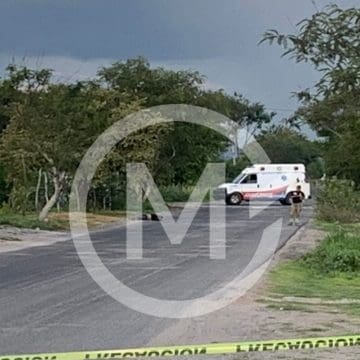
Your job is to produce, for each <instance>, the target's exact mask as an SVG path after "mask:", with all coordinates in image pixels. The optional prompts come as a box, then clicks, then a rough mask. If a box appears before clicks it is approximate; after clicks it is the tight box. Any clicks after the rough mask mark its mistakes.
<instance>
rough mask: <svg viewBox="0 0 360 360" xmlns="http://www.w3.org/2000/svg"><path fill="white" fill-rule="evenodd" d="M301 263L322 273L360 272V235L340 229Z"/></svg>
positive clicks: (331, 234)
mask: <svg viewBox="0 0 360 360" xmlns="http://www.w3.org/2000/svg"><path fill="white" fill-rule="evenodd" d="M301 261H302V262H303V263H304V264H305V265H306V266H307V267H309V268H312V269H314V270H316V271H317V272H320V273H356V272H360V234H356V233H351V232H347V231H345V230H344V229H343V228H341V227H339V228H338V230H337V231H335V232H333V233H330V234H329V235H328V236H327V237H326V239H325V240H324V241H323V242H322V243H321V244H320V245H319V246H318V247H317V248H316V249H315V250H314V251H313V252H311V253H309V254H307V255H305V256H304V257H303V259H302V260H301Z"/></svg>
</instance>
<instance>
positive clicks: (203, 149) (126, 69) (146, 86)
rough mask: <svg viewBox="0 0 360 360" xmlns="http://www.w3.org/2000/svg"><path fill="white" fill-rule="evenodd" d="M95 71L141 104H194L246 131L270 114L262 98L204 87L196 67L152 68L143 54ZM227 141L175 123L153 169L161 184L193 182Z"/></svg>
mask: <svg viewBox="0 0 360 360" xmlns="http://www.w3.org/2000/svg"><path fill="white" fill-rule="evenodd" d="M98 75H99V80H100V82H101V83H102V84H104V85H105V86H106V87H108V88H110V89H112V90H115V91H118V92H126V93H128V94H130V95H131V96H132V97H133V98H136V99H139V100H140V101H141V104H142V106H143V107H152V106H155V105H162V104H191V105H197V106H201V107H205V108H208V109H210V110H214V111H216V112H219V113H221V114H224V115H225V116H227V117H229V118H231V119H232V120H234V121H236V122H237V123H238V124H239V125H242V126H247V127H248V129H249V131H250V132H255V131H256V130H258V129H260V128H261V126H263V124H266V123H269V122H270V121H271V118H272V116H273V114H267V113H266V111H265V109H264V107H263V106H262V105H261V104H251V103H250V102H249V101H247V100H246V99H244V98H243V97H242V96H241V95H239V94H234V95H233V96H231V95H228V94H226V93H225V92H224V91H221V90H219V91H209V90H205V89H204V81H205V78H204V77H203V76H201V75H200V74H199V73H198V72H196V71H172V70H167V69H163V68H161V67H160V68H151V67H150V64H149V62H148V61H147V60H146V59H144V58H143V57H139V58H136V59H130V60H127V61H125V62H116V63H114V64H113V65H112V66H110V67H107V68H103V69H101V70H100V71H99V74H98ZM228 145H229V144H228V141H226V139H224V138H223V137H222V136H219V135H218V134H216V133H214V132H213V131H211V130H209V129H207V128H205V127H202V126H197V125H192V124H187V123H176V124H174V126H173V127H172V130H171V131H170V132H169V133H168V138H167V141H165V142H164V144H163V149H162V151H161V157H160V159H159V163H158V166H157V168H155V169H154V173H153V175H154V177H155V178H156V180H157V182H158V183H159V184H169V183H177V184H192V183H194V182H195V181H196V180H197V178H198V177H199V175H200V174H201V172H202V171H203V169H204V167H205V165H206V164H207V163H208V162H209V161H216V160H219V158H220V155H221V154H222V153H223V152H224V151H225V149H226V147H227V146H228Z"/></svg>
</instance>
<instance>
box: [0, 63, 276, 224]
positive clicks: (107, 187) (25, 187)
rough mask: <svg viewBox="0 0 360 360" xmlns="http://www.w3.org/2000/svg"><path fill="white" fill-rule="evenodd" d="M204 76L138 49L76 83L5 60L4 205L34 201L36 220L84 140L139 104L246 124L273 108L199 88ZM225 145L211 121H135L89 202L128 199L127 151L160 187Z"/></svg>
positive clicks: (0, 146)
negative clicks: (191, 108) (139, 54)
mask: <svg viewBox="0 0 360 360" xmlns="http://www.w3.org/2000/svg"><path fill="white" fill-rule="evenodd" d="M203 83H204V78H203V77H202V76H201V75H200V74H198V73H197V72H192V71H171V70H166V69H163V68H155V69H153V68H151V67H150V64H149V63H148V62H147V61H146V60H145V59H144V58H137V59H131V60H128V61H125V62H117V63H115V64H113V65H112V66H110V67H107V68H103V69H101V70H100V71H99V73H98V76H97V77H96V78H94V79H93V80H91V81H86V82H77V83H73V84H68V83H59V82H57V83H54V82H52V72H51V71H50V70H46V69H44V70H31V69H27V68H24V67H16V66H15V65H10V66H9V67H8V73H7V77H6V78H5V79H2V80H1V81H0V121H1V123H0V129H1V131H2V132H1V137H0V161H1V164H2V167H3V168H1V171H0V186H1V193H0V196H1V199H2V200H3V201H4V200H7V198H8V197H9V205H10V206H11V207H12V208H13V209H15V210H16V211H18V212H25V211H29V210H30V211H32V210H36V211H38V212H39V218H40V219H41V220H43V219H45V218H46V217H47V214H48V212H49V211H50V210H51V209H52V207H53V206H55V205H57V206H58V207H64V206H67V203H68V195H69V191H70V185H71V182H72V179H73V176H74V173H75V171H76V169H77V167H78V165H79V162H80V160H81V159H82V157H83V156H84V154H85V152H86V151H87V149H88V148H89V147H90V145H91V144H92V143H93V142H94V140H95V139H96V138H97V137H98V136H99V135H100V134H101V133H102V132H103V131H104V130H105V129H107V128H108V127H109V126H110V125H111V124H113V123H115V122H116V121H117V120H120V119H122V118H124V117H125V116H126V115H128V114H131V113H134V112H136V111H138V110H140V109H144V108H149V107H152V106H155V105H160V104H179V103H181V104H184V103H185V104H192V105H197V106H201V107H205V108H208V109H212V110H214V111H217V112H219V113H221V114H224V115H226V116H228V117H230V118H231V119H233V120H234V121H236V122H237V123H238V124H239V125H241V126H246V127H247V128H248V130H249V131H251V132H255V131H257V130H258V129H261V128H262V126H263V125H264V124H268V123H269V122H270V121H271V118H272V116H273V115H274V114H268V113H266V111H265V109H264V107H263V106H262V105H261V104H257V103H256V104H251V103H249V101H247V100H246V99H244V98H243V97H242V96H240V95H238V94H234V95H228V94H226V93H225V92H223V91H208V90H205V89H204V86H203ZM129 126H131V124H129ZM228 145H229V144H228V141H227V140H226V139H224V138H223V137H222V136H220V135H219V134H217V133H215V132H213V131H212V130H209V129H207V128H204V127H201V126H196V125H192V124H186V123H175V124H172V125H168V124H167V125H161V126H151V127H148V128H147V129H145V130H142V131H137V132H136V133H134V134H132V135H131V136H129V137H128V138H126V139H125V140H123V141H121V142H120V143H119V144H118V145H117V146H116V147H115V148H114V149H113V151H112V152H111V153H110V154H109V155H108V156H107V157H106V159H105V161H104V162H103V163H102V164H101V166H100V167H99V168H98V171H97V173H96V176H95V178H94V181H93V183H92V187H91V189H90V191H89V201H88V204H89V206H90V207H92V208H94V209H96V208H99V207H101V208H110V209H119V208H123V207H124V203H125V194H124V192H125V188H126V187H125V179H126V176H125V165H126V163H127V162H130V161H132V162H143V163H145V164H146V165H147V167H148V168H149V170H150V172H151V173H152V175H153V177H154V178H155V181H156V183H157V184H158V185H160V186H162V187H163V189H165V187H166V186H174V185H176V186H177V187H176V189H182V188H184V189H185V188H186V187H187V186H191V185H193V184H194V183H195V182H196V181H197V179H198V178H199V176H200V175H201V173H202V171H203V169H204V167H205V165H206V164H207V163H208V162H209V161H218V160H219V159H220V157H221V156H222V154H223V152H224V151H225V149H227V147H228ZM5 173H6V184H5V183H4V177H5V175H4V174H5ZM1 178H2V179H3V182H1ZM8 191H10V193H8ZM165 192H166V190H165ZM180 192H181V194H182V193H183V191H182V190H181V191H180ZM185 193H186V192H185ZM166 197H169V198H171V196H170V195H169V194H168V195H167V196H166Z"/></svg>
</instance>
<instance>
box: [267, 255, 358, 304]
mask: <svg viewBox="0 0 360 360" xmlns="http://www.w3.org/2000/svg"><path fill="white" fill-rule="evenodd" d="M269 292H270V293H271V296H273V297H278V298H281V297H286V296H294V297H305V298H322V299H326V300H341V299H356V300H359V299H360V276H359V275H357V276H351V275H349V274H336V275H331V276H329V275H326V274H319V273H317V272H315V271H314V270H312V269H308V268H306V267H305V266H304V265H303V264H302V263H301V262H300V261H288V262H286V263H283V264H281V265H279V266H278V267H276V268H275V269H274V270H273V271H271V273H270V277H269ZM359 307H360V304H359Z"/></svg>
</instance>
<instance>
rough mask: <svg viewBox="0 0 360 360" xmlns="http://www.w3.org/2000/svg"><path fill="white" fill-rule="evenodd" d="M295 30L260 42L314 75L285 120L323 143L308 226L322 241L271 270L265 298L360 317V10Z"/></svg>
mask: <svg viewBox="0 0 360 360" xmlns="http://www.w3.org/2000/svg"><path fill="white" fill-rule="evenodd" d="M297 30H298V32H297V33H296V34H290V35H285V34H280V33H279V32H278V31H276V30H270V31H268V32H267V33H265V35H264V38H263V42H268V43H270V44H272V43H276V44H278V45H280V46H282V47H283V48H284V56H291V58H292V59H294V60H295V61H296V62H307V63H310V64H312V65H313V67H314V68H315V69H317V70H318V71H319V73H320V74H321V79H320V81H319V82H318V83H317V84H316V85H315V87H314V88H313V89H308V90H306V91H301V92H299V93H298V94H297V96H298V98H299V101H300V104H301V105H300V107H299V109H298V111H297V112H296V113H295V114H294V116H293V117H291V118H290V119H289V122H291V123H292V124H293V125H295V126H299V125H300V124H302V123H306V124H308V125H310V127H311V128H313V129H314V130H315V131H316V132H317V133H318V135H319V136H320V137H321V139H322V142H321V147H322V151H323V153H322V155H323V159H324V168H325V173H326V175H327V176H326V180H324V181H321V182H318V187H319V192H318V194H317V199H316V209H315V215H316V222H315V224H314V226H317V227H319V228H321V229H322V230H324V231H325V232H326V236H325V238H324V240H323V241H322V242H321V243H320V244H319V246H318V247H317V248H316V249H314V250H313V251H310V252H309V253H308V254H305V255H304V256H302V257H301V258H299V259H297V260H291V261H286V262H283V263H281V264H280V265H278V266H277V267H276V268H275V269H274V270H273V271H272V273H271V275H270V285H269V292H270V294H271V296H272V297H273V298H277V299H278V300H279V302H275V303H271V304H270V306H272V307H275V308H276V307H277V308H279V309H285V308H289V309H293V308H298V309H299V310H301V311H304V309H306V308H307V306H306V305H311V304H314V301H315V303H320V304H322V305H324V306H325V307H327V308H328V311H345V312H348V313H350V314H352V315H357V316H360V301H359V300H360V147H359V146H360V141H359V140H360V133H359V130H360V116H359V104H360V64H359V60H358V59H359V55H360V48H359V42H358V34H359V32H360V9H358V8H350V9H345V10H343V9H340V8H339V7H338V6H336V5H331V6H328V7H327V8H326V9H324V10H323V11H319V12H317V13H316V14H314V15H313V16H312V17H311V18H310V19H304V20H303V21H302V22H300V23H299V24H298V26H297ZM294 298H298V299H297V301H295V299H294Z"/></svg>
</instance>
